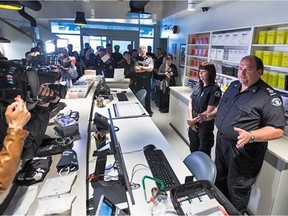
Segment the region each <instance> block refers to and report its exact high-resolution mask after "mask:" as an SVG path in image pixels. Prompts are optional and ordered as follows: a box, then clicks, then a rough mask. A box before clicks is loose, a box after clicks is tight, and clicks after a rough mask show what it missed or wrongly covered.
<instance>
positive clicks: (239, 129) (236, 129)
mask: <svg viewBox="0 0 288 216" xmlns="http://www.w3.org/2000/svg"><path fill="white" fill-rule="evenodd" d="M234 130H235V131H237V132H238V133H240V132H242V131H244V130H243V129H241V128H237V127H234Z"/></svg>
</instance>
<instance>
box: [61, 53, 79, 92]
mask: <svg viewBox="0 0 288 216" xmlns="http://www.w3.org/2000/svg"><path fill="white" fill-rule="evenodd" d="M59 60H60V69H61V78H62V81H66V86H67V87H71V83H72V79H76V78H77V77H78V72H77V67H76V59H75V57H74V56H67V54H66V53H61V54H60V59H59Z"/></svg>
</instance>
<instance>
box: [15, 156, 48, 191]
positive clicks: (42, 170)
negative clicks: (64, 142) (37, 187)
mask: <svg viewBox="0 0 288 216" xmlns="http://www.w3.org/2000/svg"><path fill="white" fill-rule="evenodd" d="M51 163H52V157H51V156H48V157H42V158H39V157H36V158H32V159H29V160H27V161H26V162H25V165H24V167H23V168H22V169H21V170H20V171H19V172H18V173H17V174H16V177H15V182H16V184H17V185H26V186H29V185H32V184H35V183H38V182H41V181H43V180H44V178H45V176H46V175H47V173H48V172H49V170H50V166H51Z"/></svg>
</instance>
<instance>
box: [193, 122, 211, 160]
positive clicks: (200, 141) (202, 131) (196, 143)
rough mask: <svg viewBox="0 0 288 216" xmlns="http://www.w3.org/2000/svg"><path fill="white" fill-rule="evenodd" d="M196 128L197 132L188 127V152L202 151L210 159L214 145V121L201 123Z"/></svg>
mask: <svg viewBox="0 0 288 216" xmlns="http://www.w3.org/2000/svg"><path fill="white" fill-rule="evenodd" d="M197 126H198V129H197V132H195V131H193V130H192V129H191V128H190V127H189V130H188V136H189V141H190V152H194V151H202V152H205V153H206V154H207V155H208V156H209V157H211V148H212V147H213V145H214V134H213V130H214V120H211V121H205V122H202V123H200V124H197Z"/></svg>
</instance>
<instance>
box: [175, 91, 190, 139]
mask: <svg viewBox="0 0 288 216" xmlns="http://www.w3.org/2000/svg"><path fill="white" fill-rule="evenodd" d="M191 93H192V90H191V89H190V88H188V87H182V86H176V87H174V86H172V87H170V101H169V103H170V104H169V121H170V125H171V126H172V127H173V128H174V129H175V130H176V131H177V133H178V134H179V135H180V136H181V137H182V138H183V139H184V140H185V141H186V142H187V143H189V137H188V131H187V128H188V125H187V119H188V103H189V98H190V95H191Z"/></svg>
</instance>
